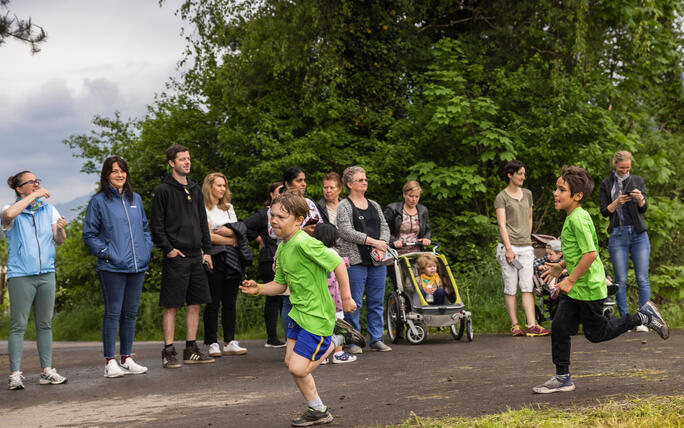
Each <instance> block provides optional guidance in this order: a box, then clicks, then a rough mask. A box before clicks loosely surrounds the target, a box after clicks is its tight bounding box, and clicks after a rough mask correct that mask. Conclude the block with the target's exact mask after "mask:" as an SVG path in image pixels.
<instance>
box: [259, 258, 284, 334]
mask: <svg viewBox="0 0 684 428" xmlns="http://www.w3.org/2000/svg"><path fill="white" fill-rule="evenodd" d="M274 276H275V273H274V272H273V262H271V261H263V262H261V261H260V262H259V279H260V280H261V282H263V283H267V282H270V281H273V277H274ZM282 306H283V299H282V297H281V296H266V303H265V304H264V323H265V324H266V334H267V335H268V340H271V341H272V340H276V339H278V316H279V315H280V310H281V308H282Z"/></svg>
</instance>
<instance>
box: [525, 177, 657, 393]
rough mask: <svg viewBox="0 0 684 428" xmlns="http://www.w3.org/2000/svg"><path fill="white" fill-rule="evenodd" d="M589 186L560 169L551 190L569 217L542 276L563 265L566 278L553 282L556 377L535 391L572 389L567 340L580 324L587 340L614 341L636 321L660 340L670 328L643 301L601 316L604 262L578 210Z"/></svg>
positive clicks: (584, 215) (589, 224)
mask: <svg viewBox="0 0 684 428" xmlns="http://www.w3.org/2000/svg"><path fill="white" fill-rule="evenodd" d="M593 190H594V182H593V181H592V179H591V177H589V174H588V173H587V171H586V170H585V169H583V168H580V167H577V166H570V167H564V168H563V170H562V171H561V176H560V177H558V180H557V181H556V190H555V191H554V192H553V197H554V205H555V208H556V209H557V210H563V211H565V213H566V214H567V215H568V216H567V218H566V219H565V223H564V224H563V231H562V232H561V245H562V250H563V257H564V260H563V261H561V262H560V263H547V266H548V267H549V269H548V270H547V271H546V272H544V273H543V274H542V276H543V277H549V276H550V277H551V278H558V276H559V275H560V273H561V272H562V271H563V268H567V270H568V273H569V275H568V277H567V278H565V279H564V280H563V281H561V282H560V283H559V284H558V288H559V289H560V291H561V295H560V297H559V303H558V309H557V310H556V315H555V316H554V318H553V323H552V325H551V355H552V360H553V363H554V364H555V365H556V375H555V376H554V377H552V378H551V379H549V380H548V381H546V382H545V383H544V384H542V385H540V386H537V387H534V388H532V390H533V391H534V392H536V393H538V394H548V393H551V392H561V391H572V390H574V389H575V384H574V383H573V382H572V379H571V378H570V338H571V336H572V335H573V334H576V333H577V329H578V327H579V324H580V323H581V324H582V326H583V329H584V336H585V337H586V338H587V339H588V340H589V341H590V342H594V343H597V342H603V341H606V340H610V339H613V338H615V337H617V336H619V335H621V334H622V333H624V332H626V331H628V330H631V329H632V328H634V327H636V326H638V325H645V326H647V327H649V328H651V329H653V330H654V331H655V332H656V333H658V334H659V335H660V337H662V338H663V339H667V338H668V337H669V335H670V330H669V328H668V326H667V323H666V322H665V320H663V317H662V316H661V315H660V312H658V309H657V308H656V306H655V304H653V302H651V301H648V302H646V304H644V306H642V307H641V309H639V310H638V311H637V313H635V314H633V315H630V314H626V315H623V316H622V318H613V319H611V320H607V319H606V318H605V317H603V315H602V313H601V312H602V311H601V309H602V308H603V301H604V300H605V298H606V295H607V289H606V277H605V273H604V271H603V264H602V263H601V260H600V259H599V257H598V250H597V249H598V239H597V238H596V229H595V228H594V223H593V222H592V220H591V217H590V216H589V213H588V212H587V211H586V210H585V209H584V208H582V202H584V201H585V200H586V199H587V198H588V197H589V195H590V194H591V192H592V191H593Z"/></svg>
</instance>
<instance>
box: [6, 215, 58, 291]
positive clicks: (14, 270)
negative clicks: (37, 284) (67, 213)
mask: <svg viewBox="0 0 684 428" xmlns="http://www.w3.org/2000/svg"><path fill="white" fill-rule="evenodd" d="M53 210H54V208H53V207H52V205H50V204H46V203H43V205H42V206H41V207H40V208H38V209H37V210H36V211H35V212H32V211H29V210H28V209H25V210H24V211H22V212H21V213H20V214H19V215H18V216H16V217H15V218H14V220H13V221H12V225H11V226H10V228H9V230H6V231H5V236H6V237H7V242H8V243H9V256H8V260H7V279H10V278H15V277H22V276H31V275H40V274H44V273H50V272H54V271H55V255H56V251H55V243H54V242H53V240H52V239H53V236H52V212H53Z"/></svg>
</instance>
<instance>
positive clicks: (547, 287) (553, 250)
mask: <svg viewBox="0 0 684 428" xmlns="http://www.w3.org/2000/svg"><path fill="white" fill-rule="evenodd" d="M562 260H563V251H562V250H561V241H560V240H558V239H554V240H551V241H549V242H548V243H547V244H546V255H545V256H544V257H541V258H538V259H535V261H534V264H533V267H534V276H535V278H534V283H535V288H539V289H538V294H539V295H541V294H543V291H546V292H548V293H549V296H550V297H551V299H552V300H556V299H557V298H558V294H559V290H558V287H556V284H557V283H558V282H560V281H562V280H563V279H565V277H566V276H568V272H567V270H564V271H563V273H562V274H561V276H560V277H559V278H558V279H556V278H549V279H548V280H545V279H543V278H542V277H541V273H542V272H544V271H545V270H547V269H548V268H549V267H548V265H547V263H560V262H561V261H562Z"/></svg>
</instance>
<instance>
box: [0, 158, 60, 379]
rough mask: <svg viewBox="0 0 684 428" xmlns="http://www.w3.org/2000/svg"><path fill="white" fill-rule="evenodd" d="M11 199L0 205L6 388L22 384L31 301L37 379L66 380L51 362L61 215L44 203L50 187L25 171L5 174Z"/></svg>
mask: <svg viewBox="0 0 684 428" xmlns="http://www.w3.org/2000/svg"><path fill="white" fill-rule="evenodd" d="M7 184H9V187H10V188H11V189H12V190H14V192H15V194H16V197H17V199H16V201H15V202H14V203H13V204H11V205H6V206H5V207H3V209H2V230H4V231H5V235H6V236H7V242H8V243H9V251H8V252H9V257H8V260H7V289H8V290H9V298H10V318H11V320H10V332H9V340H8V341H7V348H8V353H9V363H10V375H9V379H8V382H7V383H8V389H10V390H18V389H24V382H23V381H24V376H22V372H21V354H22V351H23V347H24V333H25V332H26V324H27V322H28V319H29V314H30V313H31V306H33V314H34V317H35V319H36V342H38V354H39V355H40V365H41V367H42V368H43V372H42V373H41V375H40V384H41V385H50V384H52V385H57V384H61V383H66V381H67V379H66V378H65V377H64V376H61V375H60V374H58V373H57V370H55V369H54V368H53V367H52V313H53V310H54V307H55V254H56V251H55V243H57V244H61V243H62V242H64V240H65V239H66V232H65V231H64V227H65V226H66V221H65V220H64V217H61V216H60V215H59V212H57V209H56V208H55V207H54V206H52V205H50V204H48V203H46V202H45V199H47V198H49V197H50V192H48V190H47V189H45V188H44V187H41V186H40V179H39V178H36V176H35V174H33V173H32V172H31V171H22V172H20V173H18V174H15V175H13V176H11V177H10V178H9V179H8V180H7Z"/></svg>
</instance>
